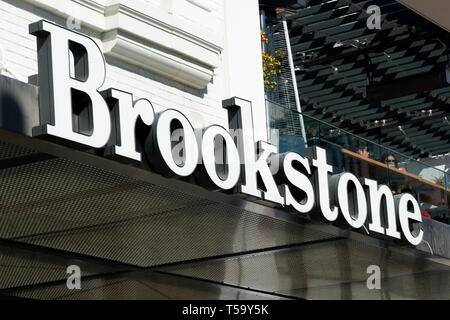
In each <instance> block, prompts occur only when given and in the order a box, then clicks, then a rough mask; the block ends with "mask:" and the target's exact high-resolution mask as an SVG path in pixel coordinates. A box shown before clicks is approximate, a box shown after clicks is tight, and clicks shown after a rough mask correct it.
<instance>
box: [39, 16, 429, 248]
mask: <svg viewBox="0 0 450 320" xmlns="http://www.w3.org/2000/svg"><path fill="white" fill-rule="evenodd" d="M30 33H31V34H33V35H35V36H36V37H37V39H38V48H39V51H38V65H39V75H38V78H39V85H40V119H41V127H37V128H34V130H33V136H36V137H45V138H48V139H56V140H58V141H66V142H67V141H68V142H70V143H71V144H73V143H75V145H77V146H87V147H92V148H105V150H107V151H105V154H106V155H108V156H113V157H115V158H119V159H121V160H128V161H143V159H142V158H143V156H145V158H146V159H147V160H148V162H149V164H150V165H151V167H152V168H153V169H154V170H155V171H157V172H158V173H160V174H162V175H164V176H167V177H189V176H191V175H195V177H196V178H197V181H198V182H199V183H200V184H201V185H203V186H205V187H207V188H210V189H222V190H231V189H236V190H237V191H238V192H241V193H243V194H246V195H248V196H252V197H256V198H262V199H264V200H266V201H270V202H274V203H277V204H279V205H282V206H291V207H293V208H294V209H295V210H296V211H298V212H300V213H309V212H311V211H312V210H313V209H314V208H316V209H317V211H320V212H321V214H322V216H323V218H324V219H325V220H326V221H329V222H333V221H338V220H342V221H345V222H346V224H348V225H349V226H350V227H352V228H356V229H358V228H361V227H363V225H365V224H366V222H367V221H368V222H369V224H368V229H369V230H371V231H373V232H375V233H379V234H384V235H386V236H388V237H392V238H396V239H401V238H402V236H401V233H400V232H399V230H398V229H399V227H400V229H401V231H402V234H403V238H404V239H406V240H407V241H408V242H409V243H411V244H412V245H418V244H419V243H420V242H421V241H422V237H423V231H422V230H420V229H417V228H416V229H415V231H413V230H411V225H412V224H414V223H420V222H421V221H422V216H421V212H420V208H419V205H418V203H417V201H416V199H415V198H414V197H413V196H412V195H410V194H402V195H397V196H395V197H394V196H393V194H392V192H391V190H390V189H389V188H388V187H387V186H385V185H378V183H377V182H376V181H374V180H371V179H367V178H366V179H362V180H361V179H358V178H357V177H356V176H355V175H353V174H352V173H349V172H346V173H341V174H335V175H332V173H333V172H332V171H333V170H332V167H331V166H330V165H329V164H328V163H327V155H326V150H324V149H322V148H319V147H314V148H310V149H307V151H306V155H307V157H302V156H301V155H299V154H297V153H293V152H290V153H286V154H282V155H279V154H277V153H276V152H277V148H276V147H275V146H274V145H271V144H269V143H267V142H264V141H259V142H258V143H255V139H254V133H253V132H254V130H253V123H252V114H251V112H252V110H251V103H250V102H248V101H245V100H241V99H238V98H234V99H230V100H227V101H225V102H224V108H226V109H227V110H228V114H229V129H230V131H228V130H226V129H225V128H223V127H220V126H217V125H213V126H210V127H208V128H205V129H204V130H203V132H202V134H201V136H200V137H198V135H197V134H196V132H195V131H194V129H193V127H192V125H191V123H190V122H189V120H188V119H187V118H186V117H185V116H184V115H183V114H182V113H181V112H179V111H177V110H173V109H169V110H166V111H164V112H161V113H159V114H155V112H154V110H153V107H152V104H151V103H150V102H149V101H148V100H145V99H140V100H137V101H133V95H132V94H131V93H127V92H123V91H120V90H118V89H109V90H106V91H102V92H99V88H101V87H102V85H103V83H104V80H105V76H106V71H105V70H106V65H105V60H104V57H103V54H102V52H101V50H100V48H99V47H98V46H97V45H96V43H95V42H94V41H93V40H92V39H90V38H88V37H86V36H84V35H81V34H79V33H76V32H73V31H70V30H67V29H65V28H62V27H59V26H57V25H55V24H52V23H50V22H47V21H40V22H37V23H34V24H32V25H30ZM70 55H73V58H72V59H71V58H70ZM71 60H72V61H73V62H72V63H71ZM138 122H139V123H140V125H141V126H146V127H148V130H147V133H148V134H147V136H146V137H144V138H145V142H144V143H143V144H142V145H143V148H142V147H141V148H140V150H138V148H137V144H136V141H137V139H138V137H137V136H136V127H137V123H138ZM175 131H178V132H182V134H181V136H182V137H181V139H180V141H181V142H180V143H179V144H178V145H174V143H173V134H174V132H175ZM141 138H142V137H141ZM219 140H220V141H222V142H224V143H222V146H223V147H224V148H223V149H224V150H226V151H225V152H224V153H223V156H224V157H223V160H224V161H223V163H222V162H221V161H218V159H217V158H218V157H217V152H216V151H217V148H218V147H217V146H218V145H219V144H218V143H217V142H218V141H219ZM180 145H181V148H180ZM177 148H178V149H177ZM257 151H258V152H257ZM269 163H271V165H269ZM274 163H276V164H277V165H278V166H277V165H274ZM221 164H222V165H221ZM274 168H275V169H274ZM274 171H275V172H274ZM383 203H384V204H385V209H386V212H387V222H386V223H384V224H385V225H383V222H382V219H381V207H382V204H383Z"/></svg>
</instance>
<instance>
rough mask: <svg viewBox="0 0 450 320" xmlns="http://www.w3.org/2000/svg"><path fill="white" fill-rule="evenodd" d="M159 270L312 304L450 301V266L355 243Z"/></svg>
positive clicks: (332, 243)
mask: <svg viewBox="0 0 450 320" xmlns="http://www.w3.org/2000/svg"><path fill="white" fill-rule="evenodd" d="M372 265H375V266H379V267H380V271H381V274H380V276H381V278H382V281H381V287H382V288H383V290H375V291H371V290H369V289H368V288H367V285H366V282H367V279H368V277H369V276H370V275H371V274H372V273H371V274H368V273H367V268H368V267H369V266H372ZM160 270H162V271H164V272H167V273H171V274H178V275H183V276H189V277H194V278H198V279H207V280H212V281H218V282H224V283H227V284H231V285H236V286H241V287H249V288H252V289H257V290H263V291H273V292H276V293H279V294H284V295H289V296H297V297H301V298H307V299H314V298H321V299H369V298H370V299H387V298H389V297H391V298H401V299H404V298H415V299H420V298H422V299H433V298H434V299H448V298H449V297H450V292H449V291H448V288H449V287H450V267H448V266H445V265H441V264H438V263H434V262H431V261H427V260H424V259H422V258H416V257H414V256H410V255H404V254H400V253H395V252H392V251H390V250H388V249H384V248H378V247H374V246H370V245H366V244H364V243H360V242H357V241H354V240H333V241H326V242H323V243H318V244H311V245H304V246H298V247H295V248H290V249H286V250H277V251H272V252H263V253H259V254H255V255H246V256H241V257H234V258H229V259H218V260H215V261H209V262H206V263H193V264H189V265H185V266H173V267H167V268H162V269H160ZM412 286H414V288H411V287H412ZM327 288H330V290H327ZM427 294H433V296H428V297H427Z"/></svg>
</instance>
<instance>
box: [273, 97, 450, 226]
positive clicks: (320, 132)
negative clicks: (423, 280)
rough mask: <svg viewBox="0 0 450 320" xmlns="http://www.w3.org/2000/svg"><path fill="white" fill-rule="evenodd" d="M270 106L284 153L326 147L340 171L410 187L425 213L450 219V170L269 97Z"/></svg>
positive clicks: (275, 134) (277, 140)
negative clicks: (416, 158) (427, 162)
mask: <svg viewBox="0 0 450 320" xmlns="http://www.w3.org/2000/svg"><path fill="white" fill-rule="evenodd" d="M266 107H267V112H268V115H269V128H270V140H271V143H272V144H274V145H276V146H278V149H279V152H280V153H283V152H289V151H292V152H297V153H299V154H301V155H303V154H304V150H305V148H306V147H311V146H320V147H322V148H325V149H327V155H328V162H329V163H330V164H331V165H332V166H333V169H334V172H335V173H339V172H343V171H347V172H352V173H354V174H356V175H358V176H361V177H367V178H371V179H374V180H377V181H378V182H379V183H383V184H387V185H388V186H389V187H390V188H391V189H392V191H393V193H394V194H398V193H402V192H409V193H411V194H413V195H414V196H415V197H416V198H417V200H418V201H419V203H420V205H421V210H422V214H423V215H424V216H428V214H429V215H430V216H431V218H433V219H435V220H438V221H441V222H445V223H447V224H448V223H450V216H449V212H450V207H449V205H450V186H449V182H450V175H449V173H446V172H444V171H442V170H439V169H436V168H434V167H431V166H429V165H427V164H425V163H423V162H420V161H417V160H415V159H413V158H411V157H408V156H405V155H403V154H401V153H399V152H396V151H395V150H392V149H390V148H387V147H384V146H382V145H379V144H377V143H374V142H371V141H369V140H366V139H364V138H361V137H358V136H356V135H354V134H352V133H349V132H347V131H345V130H342V129H340V128H338V127H335V126H332V125H330V124H327V123H325V122H323V121H320V120H318V119H315V118H313V117H310V116H307V115H304V114H303V115H300V113H298V112H297V111H295V110H291V109H287V108H284V107H283V106H281V105H278V104H276V103H273V102H270V101H266ZM302 126H304V128H305V132H306V137H303V136H302ZM305 140H306V141H305Z"/></svg>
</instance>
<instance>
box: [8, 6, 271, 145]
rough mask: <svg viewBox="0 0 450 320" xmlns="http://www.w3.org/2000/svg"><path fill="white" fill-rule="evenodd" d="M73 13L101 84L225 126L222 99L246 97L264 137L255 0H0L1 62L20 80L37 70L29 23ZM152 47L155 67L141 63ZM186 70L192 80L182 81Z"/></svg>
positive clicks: (195, 120) (63, 19) (199, 123)
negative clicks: (96, 58) (91, 48)
mask: <svg viewBox="0 0 450 320" xmlns="http://www.w3.org/2000/svg"><path fill="white" fill-rule="evenodd" d="M117 4H121V5H122V7H123V8H122V7H120V9H117V8H118V6H117ZM73 15H74V16H76V17H79V18H80V19H81V30H77V31H79V32H81V33H83V34H86V35H88V36H90V37H92V38H93V39H94V40H95V41H96V42H97V43H98V44H99V47H100V48H103V50H104V53H105V55H106V58H107V79H106V82H105V86H104V88H108V87H115V88H117V89H121V90H124V91H128V92H131V93H133V94H134V95H135V96H136V98H147V99H149V100H150V101H151V102H152V103H153V105H154V108H155V111H161V110H164V109H167V108H174V109H178V110H180V111H181V112H183V113H185V114H186V116H187V117H188V118H189V120H190V121H191V122H192V124H193V125H194V127H197V128H201V127H205V126H208V125H211V124H220V125H222V126H225V127H227V123H228V121H227V117H226V111H225V110H224V109H223V108H222V100H223V99H228V98H230V97H233V96H238V97H240V98H243V99H247V100H251V101H252V102H253V108H254V109H253V114H254V123H255V126H256V127H257V128H259V129H260V130H259V133H257V138H258V139H263V140H266V132H265V127H266V125H265V123H266V118H265V106H264V86H263V76H262V67H261V66H262V58H261V50H260V34H259V32H260V31H259V28H260V27H259V10H258V1H257V0H246V1H238V0H89V1H88V0H78V1H70V0H2V1H0V45H1V46H3V47H4V48H5V49H6V59H7V62H8V64H9V69H11V70H12V71H14V73H16V74H17V75H18V76H19V77H20V78H21V79H22V80H23V79H27V78H28V77H29V76H31V75H34V74H36V73H37V54H36V39H35V37H33V36H31V35H29V34H28V25H29V24H30V23H33V22H36V21H38V20H40V19H46V20H49V21H52V22H55V23H57V24H60V25H63V26H66V25H67V19H68V17H69V16H73ZM127 46H131V47H132V51H133V50H135V52H133V53H130V57H129V59H128V60H126V59H120V57H118V54H117V52H119V53H120V52H122V51H121V50H119V49H121V48H127ZM117 48H119V49H117ZM155 53H156V54H157V55H159V56H158V58H161V59H163V60H164V59H165V60H164V61H166V62H164V63H167V66H164V67H162V68H161V70H159V72H158V70H156V69H158V68H156V69H155V68H153V69H152V68H150V67H149V68H146V65H145V64H146V63H145V62H146V61H150V60H146V59H152V55H155ZM119 56H120V54H119ZM136 57H137V58H136ZM138 60H140V64H139V63H138ZM174 61H175V62H174ZM171 63H172V65H171ZM149 65H150V64H149ZM156 67H158V64H156ZM165 67H167V68H169V69H164V68H165ZM170 68H172V69H170ZM155 70H156V71H155ZM165 70H172V75H169V73H167V74H166V73H165V72H164V71H165ZM183 72H184V74H183ZM177 76H178V77H179V79H177V78H176V77H177ZM190 77H194V78H195V79H196V80H198V83H200V84H198V83H197V82H196V84H195V85H194V84H193V85H192V86H191V85H189V84H190V81H189V79H190ZM196 77H197V78H198V79H197V78H196ZM208 77H209V78H208ZM205 79H207V81H206V82H205V85H204V87H202V84H201V82H202V81H204V80H205ZM208 79H209V80H208ZM178 80H179V81H178ZM208 81H209V82H208ZM200 87H201V88H200Z"/></svg>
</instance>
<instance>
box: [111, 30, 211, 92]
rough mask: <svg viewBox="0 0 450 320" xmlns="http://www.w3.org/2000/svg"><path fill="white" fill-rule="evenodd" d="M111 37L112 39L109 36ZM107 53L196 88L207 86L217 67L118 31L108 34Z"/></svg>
mask: <svg viewBox="0 0 450 320" xmlns="http://www.w3.org/2000/svg"><path fill="white" fill-rule="evenodd" d="M108 39H109V40H108ZM104 44H105V45H104V46H105V51H106V55H107V56H109V57H113V58H115V59H118V60H120V61H124V62H126V63H129V64H131V65H134V66H137V67H139V68H142V69H144V70H148V71H152V72H154V73H156V74H158V75H160V76H163V77H165V78H167V79H170V80H173V81H177V82H180V83H182V84H184V85H186V86H189V87H192V88H194V89H203V88H205V87H206V85H207V84H208V83H209V82H210V81H211V79H212V77H213V74H214V72H213V70H212V69H210V68H206V67H203V66H201V65H200V64H195V63H192V62H189V61H187V60H184V59H182V58H180V57H179V56H177V55H173V54H171V53H168V52H165V51H164V50H161V49H158V48H157V47H152V46H147V45H142V44H140V43H139V42H137V41H135V40H132V39H130V38H129V37H127V36H125V35H123V34H121V33H118V32H117V31H116V30H115V31H110V32H108V33H106V34H105V35H104Z"/></svg>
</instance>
